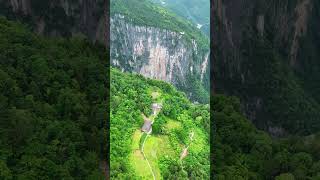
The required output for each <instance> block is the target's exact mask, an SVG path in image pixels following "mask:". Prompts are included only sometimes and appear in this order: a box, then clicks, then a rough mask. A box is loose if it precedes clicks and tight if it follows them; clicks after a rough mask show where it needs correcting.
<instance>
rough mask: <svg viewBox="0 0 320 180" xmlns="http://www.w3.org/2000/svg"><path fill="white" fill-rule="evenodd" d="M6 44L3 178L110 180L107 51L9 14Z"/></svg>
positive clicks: (1, 58)
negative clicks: (34, 29) (106, 171)
mask: <svg viewBox="0 0 320 180" xmlns="http://www.w3.org/2000/svg"><path fill="white" fill-rule="evenodd" d="M0 39H1V42H0V179H84V178H87V179H105V178H104V177H103V170H102V169H100V163H101V164H102V163H103V162H105V161H106V156H105V154H107V150H108V149H109V147H108V145H107V144H106V141H107V129H106V128H107V127H106V117H107V115H106V110H107V99H106V97H107V91H106V88H107V84H106V83H107V80H108V79H107V77H108V76H107V75H108V72H107V67H108V65H107V61H106V60H105V59H106V58H107V57H108V56H107V54H106V53H105V48H104V47H103V46H100V45H93V44H91V43H89V42H88V41H87V40H85V39H77V38H74V39H70V40H65V39H48V38H43V37H39V36H36V35H34V34H33V33H31V32H29V31H27V30H26V28H25V27H24V26H23V25H21V24H17V23H14V22H10V21H7V20H6V19H5V18H3V17H0Z"/></svg>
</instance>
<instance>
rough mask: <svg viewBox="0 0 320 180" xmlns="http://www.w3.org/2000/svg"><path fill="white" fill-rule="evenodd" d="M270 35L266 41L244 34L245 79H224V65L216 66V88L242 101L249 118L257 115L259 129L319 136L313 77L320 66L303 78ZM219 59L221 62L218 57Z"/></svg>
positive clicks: (319, 104)
mask: <svg viewBox="0 0 320 180" xmlns="http://www.w3.org/2000/svg"><path fill="white" fill-rule="evenodd" d="M270 31H271V30H270V29H267V30H266V33H265V36H264V38H261V37H259V36H258V35H257V33H255V30H254V29H252V28H249V27H248V29H246V30H245V31H244V32H243V35H242V36H243V38H242V39H243V41H242V44H241V49H240V50H241V53H242V56H243V59H242V60H241V69H242V71H243V72H242V73H241V74H242V75H241V76H242V77H241V76H240V75H239V76H234V78H230V77H222V76H221V74H220V73H222V72H219V71H220V70H221V69H224V67H225V64H224V62H223V61H221V64H217V65H216V72H217V73H216V76H215V78H216V79H217V82H216V84H217V85H219V86H220V85H223V87H221V86H220V87H219V88H218V90H217V91H218V92H219V93H222V92H223V91H227V92H228V93H229V94H232V95H235V96H237V97H239V98H240V99H241V101H242V102H243V103H244V107H246V109H245V110H246V112H247V113H248V114H250V113H251V112H256V113H254V117H253V118H252V119H251V120H253V121H254V123H255V125H256V126H257V127H258V128H259V129H264V130H268V129H269V128H270V127H280V128H282V129H283V133H282V135H287V134H299V135H308V134H311V133H315V132H318V131H319V129H320V101H319V100H318V98H317V97H318V95H319V94H320V93H319V92H318V90H319V89H320V88H317V87H320V86H319V83H318V82H319V79H318V77H319V76H316V74H313V73H315V71H317V67H320V65H315V64H314V65H313V68H315V69H314V70H313V71H311V70H310V71H306V74H305V75H304V76H301V74H299V73H298V72H295V70H293V69H294V68H293V67H291V66H290V65H289V62H287V61H286V60H285V59H286V57H285V56H283V55H282V54H281V53H280V52H278V50H277V49H276V47H275V46H274V45H273V42H272V41H271V40H270V39H273V35H272V32H273V31H271V32H270ZM218 52H219V51H218ZM316 52H317V51H316ZM217 58H218V59H219V58H220V56H219V54H218V55H217ZM314 61H317V60H315V59H314ZM317 62H318V61H317ZM310 64H311V63H310ZM219 69H220V70H219ZM309 72H310V74H309ZM312 72H313V73H312ZM224 73H226V72H224ZM239 73H240V72H239ZM307 76H309V77H308V78H307ZM220 88H221V89H220ZM252 114H253V113H252Z"/></svg>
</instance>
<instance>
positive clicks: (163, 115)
mask: <svg viewBox="0 0 320 180" xmlns="http://www.w3.org/2000/svg"><path fill="white" fill-rule="evenodd" d="M110 88H111V103H110V105H111V107H110V112H111V114H110V120H111V121H110V131H111V132H112V133H111V134H110V148H111V152H110V170H111V178H112V179H141V178H142V179H143V178H147V179H153V177H152V176H154V178H156V179H179V178H182V179H186V178H190V179H194V178H200V179H208V178H209V174H210V161H209V159H210V155H209V152H210V149H209V131H210V115H209V106H208V105H200V104H198V105H195V104H192V103H191V102H190V101H189V100H188V99H187V98H186V96H185V94H184V93H182V92H179V91H177V90H176V89H175V88H174V87H173V86H172V85H170V84H168V83H166V82H163V81H159V80H152V79H148V78H145V77H143V76H141V75H137V74H129V73H122V72H120V71H119V70H117V69H111V87H110ZM154 103H157V104H160V105H161V106H162V108H161V110H160V111H157V112H156V113H154V112H152V109H151V105H152V104H154ZM147 117H149V118H150V120H152V123H153V124H152V132H151V133H150V134H148V133H145V132H141V131H142V125H143V124H144V122H146V119H148V118H147Z"/></svg>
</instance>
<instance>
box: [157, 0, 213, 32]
mask: <svg viewBox="0 0 320 180" xmlns="http://www.w3.org/2000/svg"><path fill="white" fill-rule="evenodd" d="M152 1H153V2H155V3H158V4H160V5H161V6H163V7H166V8H167V9H170V10H171V11H173V12H175V13H176V14H177V15H179V16H181V17H184V18H186V19H188V20H190V21H191V22H193V23H194V24H195V25H196V26H197V28H199V29H201V31H202V32H204V33H205V34H206V35H208V36H209V35H210V34H209V33H210V32H209V31H208V30H209V29H210V28H209V26H210V1H209V0H152Z"/></svg>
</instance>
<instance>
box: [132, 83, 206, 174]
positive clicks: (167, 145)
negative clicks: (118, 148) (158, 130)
mask: <svg viewBox="0 0 320 180" xmlns="http://www.w3.org/2000/svg"><path fill="white" fill-rule="evenodd" d="M148 94H149V95H150V96H152V99H153V101H154V102H156V103H163V96H165V94H162V92H161V91H160V90H159V89H154V88H150V89H148ZM155 117H156V115H151V116H149V119H151V120H154V118H155ZM166 118H167V117H166ZM166 122H167V123H166V124H165V125H164V127H165V129H166V133H165V135H153V134H151V135H148V137H147V139H146V141H145V143H144V146H143V148H142V144H143V142H144V137H145V135H146V134H144V133H142V132H141V131H140V129H137V130H136V131H135V132H134V134H133V136H132V152H131V156H130V163H131V165H132V167H133V169H134V170H135V172H136V174H137V176H139V177H140V179H153V174H152V172H153V173H154V175H155V178H156V179H162V176H161V171H160V167H159V159H160V158H161V157H171V158H173V159H179V158H180V153H181V152H182V150H183V149H184V148H185V147H186V146H187V145H188V144H189V143H187V144H183V143H182V142H180V141H179V139H178V138H177V137H175V135H174V133H173V132H174V131H176V130H181V129H182V128H183V125H182V123H181V122H179V121H177V120H174V119H170V118H167V119H166ZM189 131H190V132H189ZM192 131H193V132H194V136H193V141H192V143H191V145H190V148H189V150H190V152H192V153H198V152H201V150H202V149H203V148H205V147H206V146H207V140H206V136H205V134H204V133H203V131H202V130H201V129H200V128H197V127H196V126H195V127H194V128H193V129H192ZM189 133H191V130H188V132H186V136H188V134H189ZM188 139H189V137H188ZM142 149H143V152H144V155H145V157H146V158H147V160H146V159H145V157H144V156H143V153H142V151H141V150H142ZM148 162H149V163H150V166H151V168H152V172H151V169H150V167H149V165H148Z"/></svg>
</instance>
